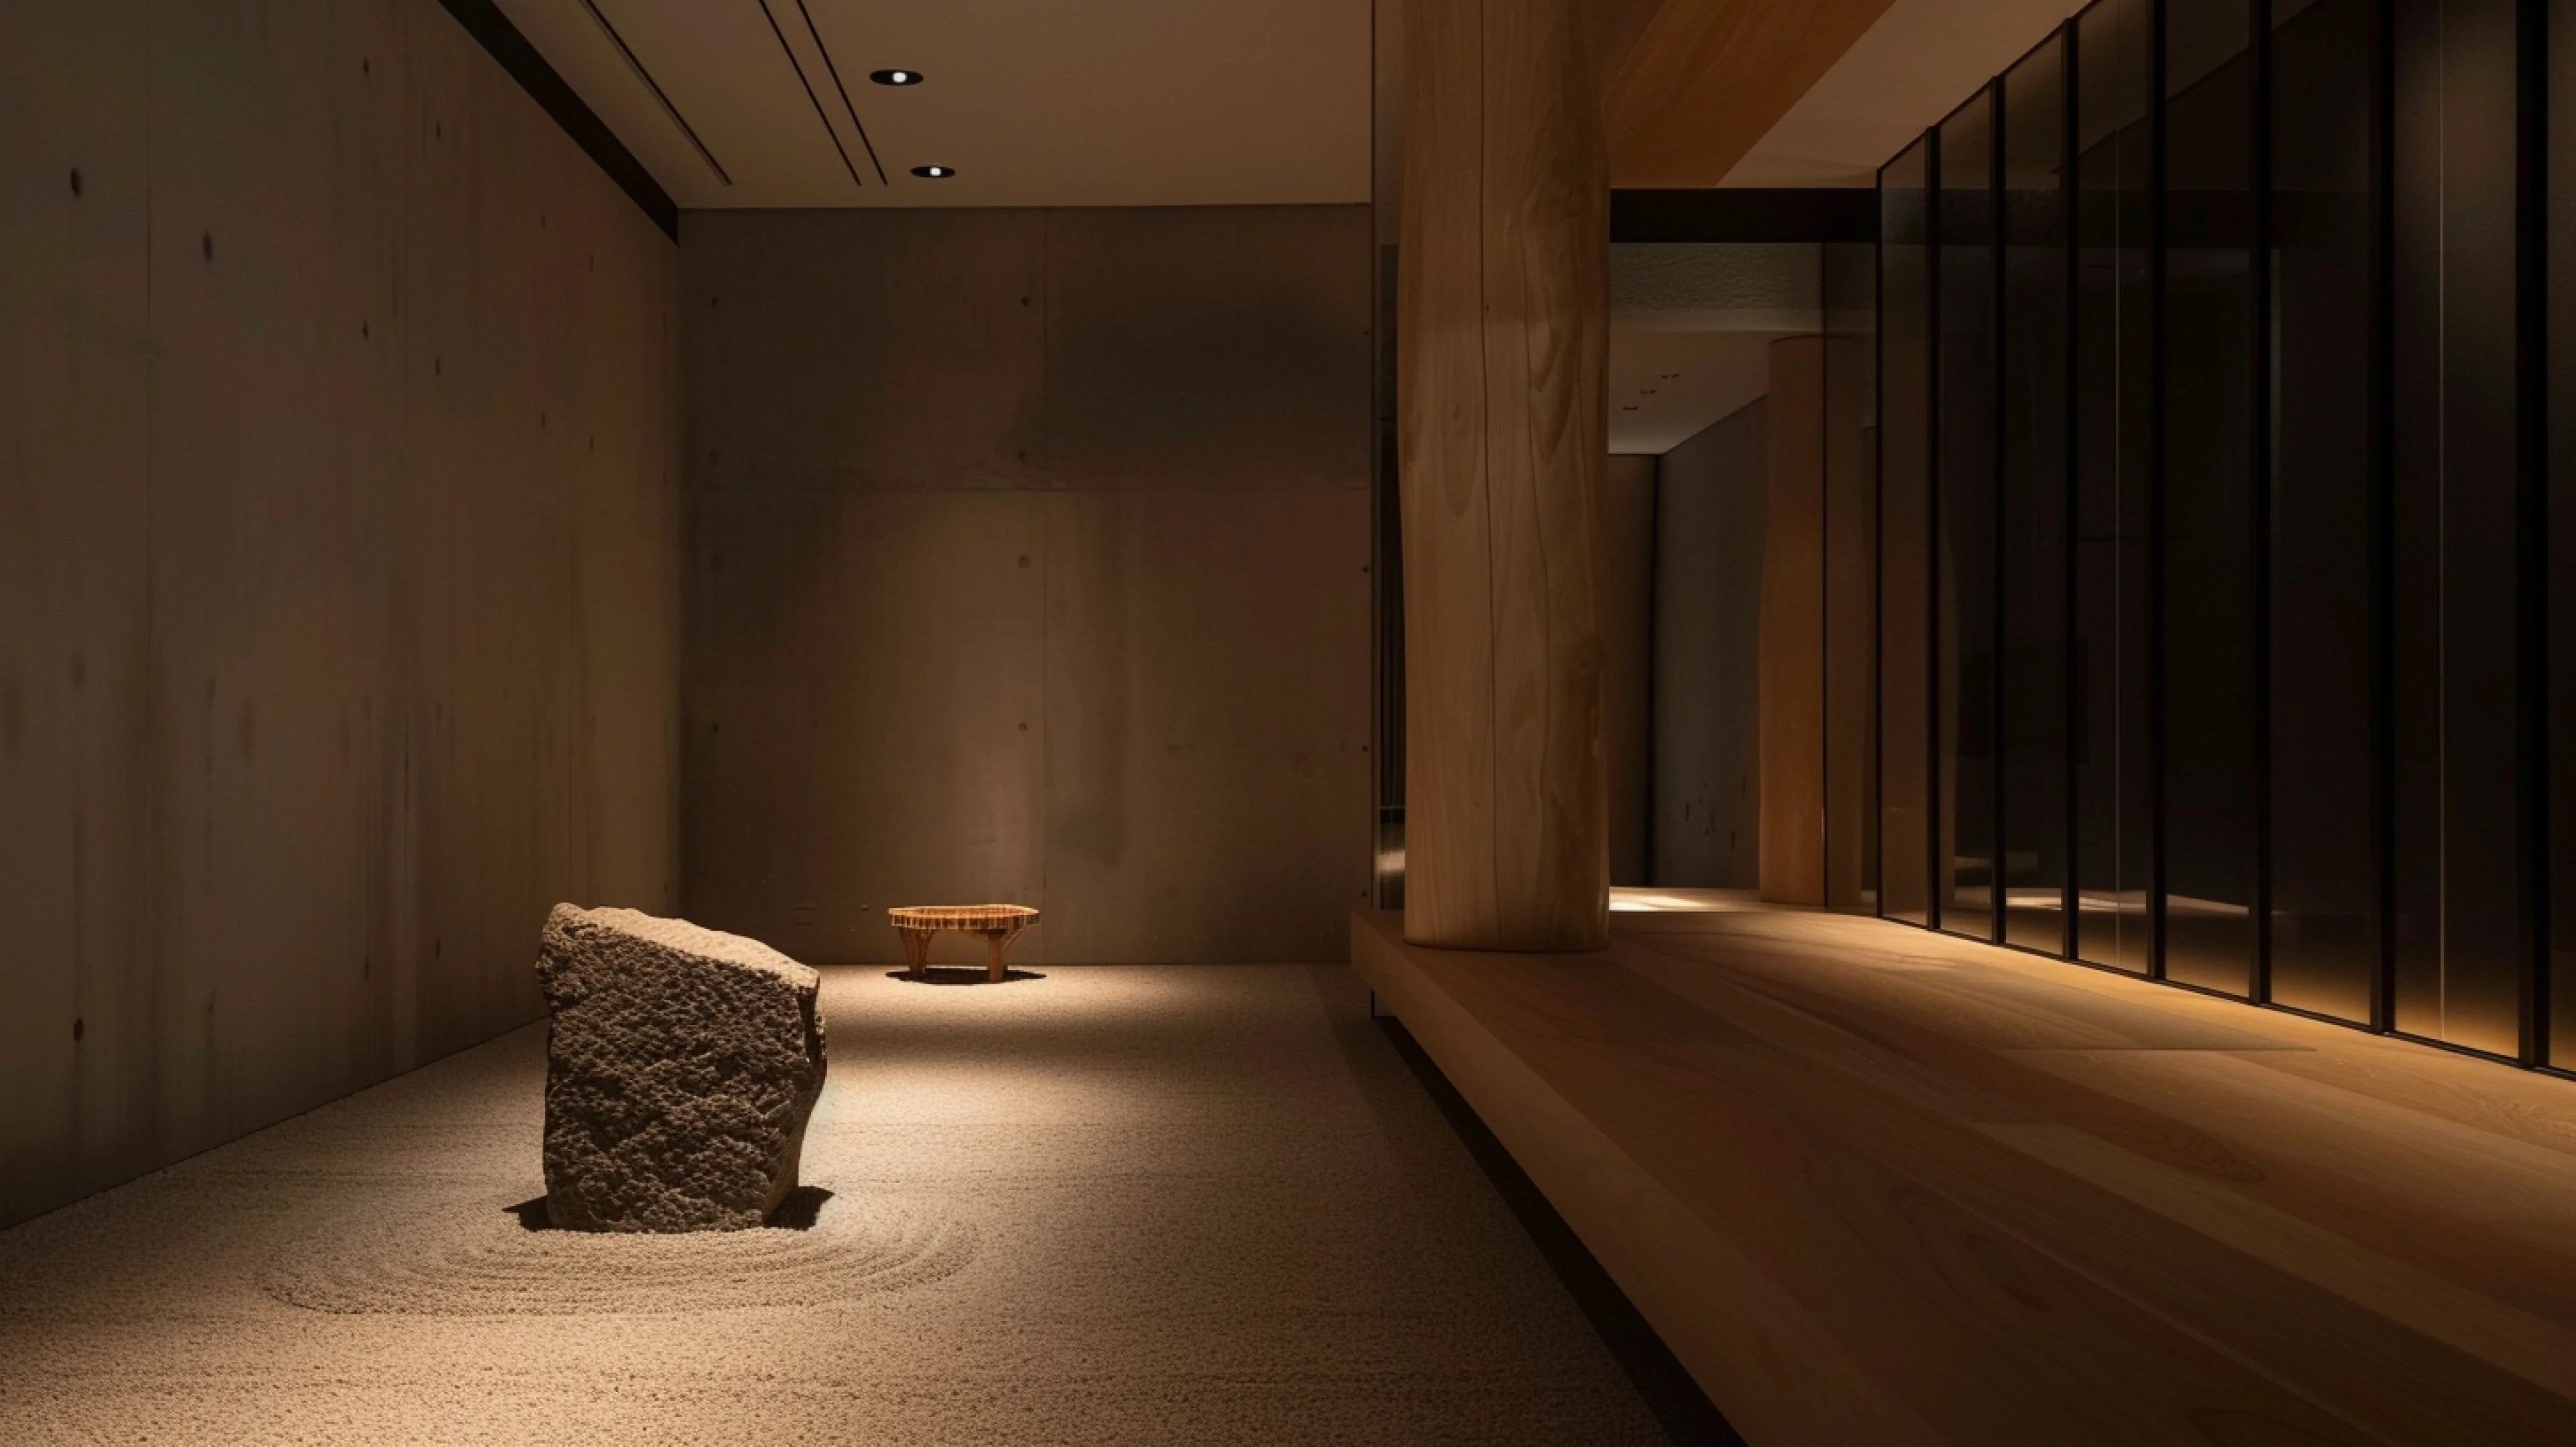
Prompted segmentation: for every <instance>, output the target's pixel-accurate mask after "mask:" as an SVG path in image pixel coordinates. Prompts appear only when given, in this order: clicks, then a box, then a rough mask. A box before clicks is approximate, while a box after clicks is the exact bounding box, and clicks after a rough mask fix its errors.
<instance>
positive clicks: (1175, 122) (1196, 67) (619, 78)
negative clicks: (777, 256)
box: [498, 0, 1371, 207]
mask: <svg viewBox="0 0 2576 1447" xmlns="http://www.w3.org/2000/svg"><path fill="white" fill-rule="evenodd" d="M498 3H499V5H500V8H501V9H502V10H503V11H504V12H505V13H507V14H508V16H509V17H510V19H511V21H512V23H514V24H516V25H517V26H518V27H519V30H520V31H521V33H523V34H524V35H526V36H527V38H528V40H529V41H530V42H531V43H532V44H534V45H535V46H536V47H537V49H538V51H540V52H541V53H542V54H543V55H544V56H545V58H546V60H547V61H548V63H550V64H551V65H553V66H554V68H555V70H556V71H557V72H558V73H560V74H561V75H562V76H563V77H564V79H565V80H566V81H567V82H569V83H570V84H571V85H572V87H573V89H574V90H576V91H578V92H579V93H580V95H581V97H582V99H583V100H584V101H585V102H587V103H588V104H589V106H590V108H591V109H592V110H594V111H596V112H598V114H599V116H600V118H601V119H602V120H604V121H606V122H607V123H608V125H609V127H610V129H612V130H614V131H615V132H616V133H617V136H618V139H620V140H621V141H623V142H625V144H626V146H627V148H628V149H629V150H631V151H633V152H634V153H635V155H636V158H637V159H638V160H640V161H642V162H643V163H644V166H645V168H646V169H647V170H649V171H651V172H652V173H653V178H654V179H655V180H656V181H659V182H660V183H661V185H662V188H663V189H664V190H665V191H667V192H669V193H670V195H671V197H672V199H673V200H674V201H676V202H678V203H679V204H680V205H681V206H683V207H730V206H1061V205H1082V206H1190V205H1248V204H1261V203H1274V204H1289V203H1311V202H1365V201H1367V200H1368V199H1369V100H1370V66H1371V52H1370V10H1371V4H1370V0H498ZM621 42H622V48H621ZM630 57H631V60H630ZM894 68H906V69H911V70H916V71H919V72H920V73H921V74H922V75H923V76H925V77H927V79H926V80H925V81H924V82H923V83H922V84H920V85H916V86H906V87H889V86H881V85H875V84H872V83H870V82H869V80H868V79H867V77H868V73H869V72H871V71H875V70H880V69H894ZM657 87H658V90H659V94H658V95H657V94H656V88H657ZM666 102H667V103H666ZM692 133H694V137H695V138H694V140H693V139H692ZM928 164H937V165H943V166H949V167H953V168H954V169H955V170H956V173H957V174H956V175H955V176H953V177H950V178H948V179H945V180H928V179H923V178H919V177H916V176H914V175H912V174H911V169H912V168H913V167H914V166H919V165H928Z"/></svg>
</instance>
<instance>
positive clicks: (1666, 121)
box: [1598, 0, 1892, 187]
mask: <svg viewBox="0 0 2576 1447" xmlns="http://www.w3.org/2000/svg"><path fill="white" fill-rule="evenodd" d="M1891 3H1892V0H1660V3H1655V0H1601V10H1602V19H1601V22H1600V23H1601V25H1602V29H1601V30H1600V31H1599V32H1598V34H1599V35H1600V38H1601V44H1602V59H1603V60H1604V61H1605V62H1606V64H1605V67H1604V69H1605V72H1606V73H1607V74H1608V76H1609V81H1608V84H1607V86H1606V87H1605V90H1604V94H1603V96H1602V101H1601V116H1602V126H1603V130H1604V132H1605V135H1606V137H1607V139H1608V142H1609V146H1610V184H1611V185H1613V186H1618V187H1682V186H1714V185H1716V184H1718V183H1719V182H1720V181H1723V180H1724V179H1726V173H1727V172H1729V171H1731V170H1733V169H1735V163H1736V162H1738V161H1741V160H1743V159H1744V156H1745V153H1746V152H1748V151H1750V150H1752V149H1753V147H1754V145H1755V143H1757V142H1759V141H1760V140H1761V139H1762V137H1763V136H1764V135H1766V134H1768V133H1769V132H1770V130H1771V127H1772V126H1773V125H1774V124H1775V123H1777V122H1778V121H1779V119H1780V117H1782V116H1783V115H1786V114H1788V111H1789V107H1791V106H1793V105H1795V104H1797V102H1798V98H1799V97H1800V96H1803V95H1805V94H1806V93H1807V91H1808V89H1809V87H1811V86H1813V85H1814V84H1815V83H1816V82H1817V81H1818V80H1820V79H1822V78H1823V76H1824V74H1825V72H1826V71H1828V70H1831V69H1832V68H1833V66H1834V62H1836V61H1838V60H1840V59H1842V57H1843V52H1845V51H1847V50H1849V49H1851V47H1852V44H1853V42H1855V41H1857V40H1859V39H1860V38H1861V36H1862V35H1863V34H1864V33H1865V32H1867V31H1868V29H1869V28H1870V26H1872V25H1874V24H1876V23H1877V21H1878V17H1879V16H1880V15H1882V14H1884V13H1886V11H1887V8H1888V6H1889V5H1890V4H1891ZM1630 37H1633V38H1630ZM1623 52H1624V53H1623Z"/></svg>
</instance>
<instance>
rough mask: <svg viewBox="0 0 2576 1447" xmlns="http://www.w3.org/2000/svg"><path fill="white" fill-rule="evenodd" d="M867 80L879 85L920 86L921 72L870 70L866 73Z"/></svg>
mask: <svg viewBox="0 0 2576 1447" xmlns="http://www.w3.org/2000/svg"><path fill="white" fill-rule="evenodd" d="M868 79H870V80H872V81H875V82H876V83H877V84H879V85H919V84H921V72H920V71H917V70H872V71H869V72H868Z"/></svg>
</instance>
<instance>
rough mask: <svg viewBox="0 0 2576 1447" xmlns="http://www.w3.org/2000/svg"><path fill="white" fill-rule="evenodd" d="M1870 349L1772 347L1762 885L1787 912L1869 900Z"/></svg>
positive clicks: (1815, 342)
mask: <svg viewBox="0 0 2576 1447" xmlns="http://www.w3.org/2000/svg"><path fill="white" fill-rule="evenodd" d="M1866 346H1867V343H1865V342H1863V341H1860V340H1857V339H1854V338H1850V337H1792V338H1788V339H1786V340H1783V341H1778V342H1774V343H1772V344H1771V393H1770V399H1769V412H1770V428H1769V432H1768V439H1769V444H1770V445H1769V448H1768V450H1767V478H1766V481H1767V502H1766V515H1767V523H1766V525H1765V527H1764V531H1763V539H1764V542H1763V550H1762V618H1761V665H1760V670H1759V673H1760V691H1761V759H1762V788H1761V801H1762V802H1761V820H1762V825H1761V835H1762V845H1761V870H1760V872H1761V880H1762V897H1763V898H1764V899H1766V900H1770V901H1772V902H1774V903H1780V904H1834V905H1851V904H1858V903H1860V902H1861V880H1862V870H1861V864H1862V859H1861V856H1862V852H1863V849H1864V846H1865V845H1866V844H1867V843H1868V841H1869V840H1870V838H1871V837H1872V836H1871V834H1870V832H1869V830H1868V828H1867V825H1866V820H1865V816H1866V812H1867V810H1868V809H1869V807H1871V796H1870V794H1869V788H1868V784H1869V776H1870V770H1871V759H1870V739H1871V736H1872V735H1871V726H1872V704H1871V697H1870V686H1869V680H1870V676H1871V674H1872V672H1873V671H1874V670H1875V668H1876V666H1877V660H1876V657H1875V654H1874V652H1873V650H1872V646H1871V639H1872V638H1873V637H1874V636H1875V624H1874V619H1873V616H1872V615H1873V611H1874V607H1875V603H1874V599H1875V593H1874V591H1873V586H1874V584H1873V578H1874V570H1875V566H1876V563H1875V560H1876V556H1877V554H1876V538H1875V527H1876V513H1875V510H1874V505H1873V492H1872V485H1871V480H1870V479H1871V473H1870V458H1869V454H1868V451H1867V446H1868V442H1869V438H1868V434H1867V433H1866V432H1865V431H1864V430H1863V422H1864V420H1865V419H1864V417H1863V409H1864V407H1865V406H1866V404H1867V392H1868V389H1867V371H1866V369H1867V366H1868V355H1867V352H1866V351H1865V350H1864V348H1865V347H1866Z"/></svg>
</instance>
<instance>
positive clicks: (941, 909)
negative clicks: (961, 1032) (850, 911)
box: [886, 904, 1038, 985]
mask: <svg viewBox="0 0 2576 1447" xmlns="http://www.w3.org/2000/svg"><path fill="white" fill-rule="evenodd" d="M886 914H887V915H888V916H889V917H890V918H891V919H892V920H893V921H894V932H895V933H896V934H898V935H901V936H902V937H903V958H904V961H905V962H906V963H907V964H909V965H910V966H911V968H912V977H913V978H914V979H916V980H918V979H920V978H921V970H922V966H924V965H926V964H928V963H930V938H931V936H933V935H935V934H937V933H939V932H940V931H941V930H944V929H953V930H955V931H957V932H958V933H959V934H967V935H982V936H983V937H984V949H985V951H986V956H985V970H986V974H985V978H986V979H988V980H990V981H991V982H992V983H994V984H996V985H998V984H1000V983H1001V982H1002V951H1004V950H1007V949H1009V948H1010V947H1011V941H1012V940H1014V939H1016V938H1018V937H1019V933H1020V931H1022V930H1024V929H1027V928H1028V927H1029V926H1030V925H1033V924H1036V923H1037V922H1038V912H1037V911H1036V910H1034V909H1031V908H1029V907H1028V906H1027V905H1024V904H907V905H899V906H897V907H895V908H893V909H889V910H887V911H886Z"/></svg>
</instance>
